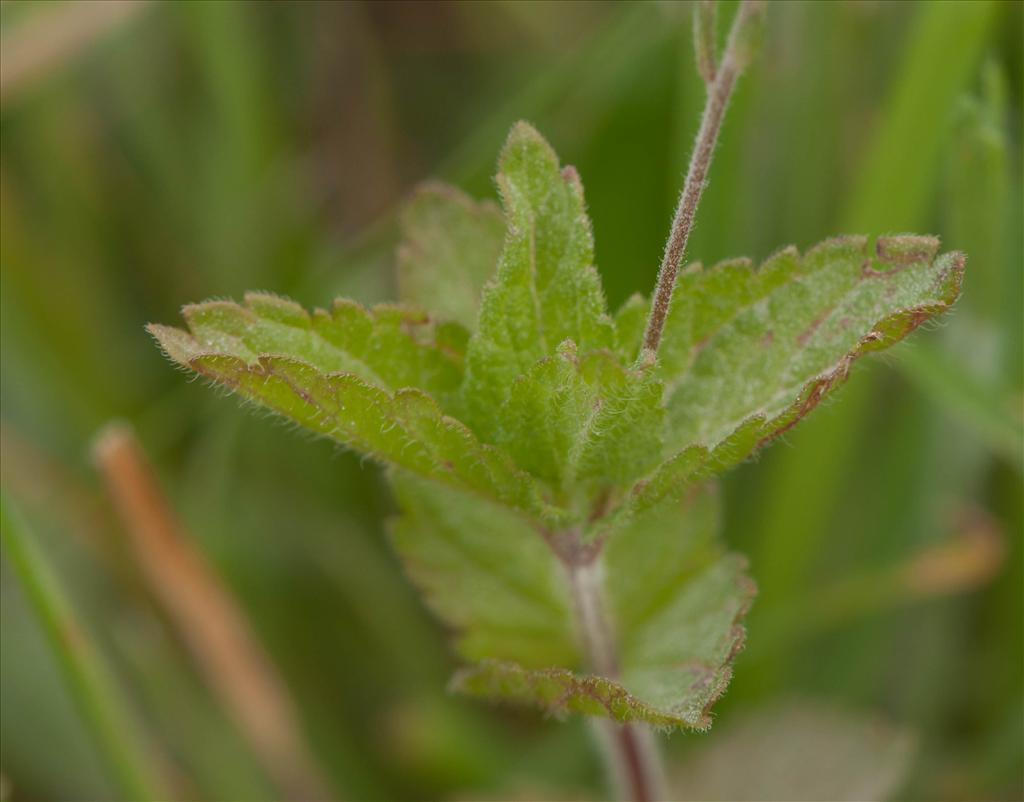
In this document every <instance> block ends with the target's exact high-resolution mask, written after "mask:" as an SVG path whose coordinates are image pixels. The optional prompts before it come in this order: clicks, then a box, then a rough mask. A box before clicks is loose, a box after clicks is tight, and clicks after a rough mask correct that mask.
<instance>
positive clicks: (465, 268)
mask: <svg viewBox="0 0 1024 802" xmlns="http://www.w3.org/2000/svg"><path fill="white" fill-rule="evenodd" d="M400 223H401V229H402V242H401V245H399V248H398V294H399V297H400V298H401V299H402V300H403V301H406V302H408V303H411V304H413V305H414V306H416V307H419V308H421V309H429V310H430V311H431V313H432V314H435V315H438V316H439V317H440V318H441V319H443V320H454V321H455V322H457V323H461V324H462V325H463V326H465V327H466V328H467V329H470V330H472V329H473V328H474V327H475V326H476V318H477V313H478V309H479V306H480V292H481V290H482V289H483V286H484V283H485V282H486V281H487V280H488V279H489V278H491V276H493V275H494V271H495V269H496V268H497V265H498V255H499V254H500V253H501V246H502V242H503V241H504V238H505V220H504V218H503V217H502V214H501V210H500V209H498V207H497V205H496V204H494V203H492V202H490V201H488V202H484V203H477V202H476V201H474V200H473V199H472V198H470V197H469V196H468V195H466V194H465V193H463V192H462V191H460V190H458V189H455V187H450V186H447V185H445V184H441V183H439V182H436V181H431V182H428V183H426V184H423V185H422V186H421V187H420V188H419V189H417V190H416V193H415V194H414V195H413V198H412V200H411V201H410V202H409V204H408V205H407V206H406V207H405V209H404V210H403V212H402V215H401V219H400Z"/></svg>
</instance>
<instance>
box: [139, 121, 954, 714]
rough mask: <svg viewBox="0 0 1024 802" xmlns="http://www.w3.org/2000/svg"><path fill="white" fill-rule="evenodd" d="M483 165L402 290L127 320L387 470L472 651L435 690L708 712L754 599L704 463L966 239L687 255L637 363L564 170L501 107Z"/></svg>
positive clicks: (580, 707)
mask: <svg viewBox="0 0 1024 802" xmlns="http://www.w3.org/2000/svg"><path fill="white" fill-rule="evenodd" d="M497 183H498V188H499V191H500V195H501V201H502V209H501V210H499V209H498V208H497V207H496V206H494V205H493V204H487V203H484V204H478V203H476V202H475V201H472V200H471V199H469V198H468V197H466V196H465V195H463V194H462V193H461V192H459V191H458V190H453V189H450V188H446V187H443V186H441V185H437V184H430V185H426V186H424V187H423V188H421V189H420V190H419V191H418V193H417V194H416V196H415V197H414V198H413V200H412V201H411V202H410V204H409V206H408V207H407V208H406V210H405V212H404V213H403V216H402V231H403V242H402V245H401V247H400V249H399V254H398V257H399V287H400V294H401V297H402V300H403V302H404V303H408V304H411V306H387V305H385V306H378V307H375V308H373V309H365V308H363V307H361V306H359V305H358V304H356V303H353V302H351V301H347V300H338V301H336V302H335V304H334V306H333V307H332V308H331V310H329V311H323V310H316V311H314V312H313V313H312V314H310V313H307V312H306V311H305V310H303V309H302V308H301V307H299V306H298V305H296V304H294V303H292V302H291V301H287V300H284V299H281V298H278V297H276V296H272V295H264V294H250V295H247V296H246V299H245V303H244V304H243V305H239V304H234V303H230V302H224V301H212V302H207V303H203V304H197V305H194V306H189V307H186V308H185V310H184V316H185V319H186V322H187V324H188V331H183V330H179V329H174V328H169V327H166V326H159V325H153V326H150V327H149V330H150V332H151V333H152V334H153V335H154V337H155V338H156V339H157V340H158V341H159V343H160V345H161V347H162V348H163V349H164V351H165V352H166V353H167V355H168V356H169V357H170V358H171V359H172V360H174V361H175V362H177V363H178V364H180V365H182V366H184V367H186V368H188V369H189V370H192V371H194V372H196V373H198V374H200V375H202V376H205V377H207V378H208V379H210V380H211V381H213V382H215V383H217V384H219V385H221V386H223V387H226V388H228V389H230V390H231V391H233V392H236V393H237V394H239V395H240V396H242V397H243V398H245V399H248V400H250V401H253V402H255V403H257V404H260V405H262V406H264V407H266V408H268V409H271V410H273V411H275V412H277V413H279V414H281V415H283V416H284V417H286V418H288V419H290V420H292V421H294V422H296V423H298V424H299V425H301V426H303V427H304V428H307V429H309V430H311V431H313V432H316V433H317V434H320V435H323V436H326V437H330V438H332V439H334V440H336V441H337V442H339V443H342V444H344V445H345V446H347V447H350V448H352V449H354V450H356V451H358V452H360V453H362V454H365V455H368V456H370V457H372V458H374V459H375V460H377V461H379V462H381V463H382V464H384V465H386V466H389V467H390V468H391V470H390V474H389V475H390V477H391V478H392V481H393V484H394V487H395V492H396V496H397V498H398V502H399V507H400V509H401V511H402V514H401V515H400V516H399V517H398V518H397V519H396V520H395V521H394V524H393V527H392V538H393V541H394V544H395V548H396V549H397V551H398V553H399V554H400V555H401V557H402V559H403V562H404V563H405V565H406V569H407V571H408V573H409V575H410V577H411V578H412V580H413V581H414V582H415V583H416V584H417V585H418V586H419V587H420V588H421V589H422V590H423V592H424V595H425V598H426V600H427V602H428V604H429V605H430V606H431V608H432V609H433V610H434V611H435V612H436V613H437V614H438V615H439V616H440V617H441V618H442V619H443V620H444V621H446V622H447V623H448V624H449V625H451V626H452V627H453V629H454V630H455V632H456V634H457V644H458V650H459V652H460V653H461V655H462V656H463V657H464V658H465V659H466V660H467V661H468V662H469V663H470V665H468V666H467V667H466V668H465V669H463V670H462V671H460V673H459V674H458V675H457V677H456V678H455V680H454V684H455V686H456V687H458V688H460V689H462V690H464V691H466V692H469V693H473V694H478V695H484V696H493V697H505V698H511V699H518V700H523V701H532V702H534V703H536V704H538V705H540V706H541V707H542V708H544V709H545V710H547V711H549V712H551V713H553V714H560V713H564V712H568V711H577V712H583V713H589V714H597V715H607V716H611V717H613V718H615V719H618V720H621V721H628V720H641V721H646V722H649V723H652V724H654V725H658V726H666V727H667V726H690V727H705V726H707V725H708V723H709V713H708V710H709V707H710V705H711V704H712V702H713V701H714V700H715V699H716V698H717V696H718V695H719V694H720V693H721V691H722V689H723V688H724V687H725V684H726V683H727V682H728V679H729V675H730V671H731V668H730V663H731V660H732V657H733V655H734V654H735V652H736V651H737V649H739V648H740V645H741V644H742V640H743V630H742V626H741V620H742V616H743V614H744V611H745V610H746V608H747V606H748V605H749V603H750V600H751V598H752V596H753V585H752V583H751V581H750V580H749V578H748V577H747V576H746V573H745V567H744V564H743V561H742V560H741V559H740V558H739V557H737V556H735V555H730V554H726V553H724V552H723V550H722V548H721V546H720V545H719V544H718V542H717V540H716V528H717V523H716V520H717V519H716V512H715V511H716V509H717V502H716V499H715V495H714V490H713V487H712V486H711V485H710V484H709V483H708V480H709V479H711V478H712V477H714V476H715V475H716V474H719V473H721V472H723V471H724V470H727V469H728V468H729V467H731V466H733V465H735V464H737V463H738V462H741V461H743V460H745V459H747V458H748V457H749V456H750V455H751V454H752V453H754V452H755V451H756V450H757V449H759V448H760V447H762V446H763V445H765V444H766V443H768V442H769V441H770V440H772V439H773V438H774V437H776V436H778V435H779V434H781V433H782V432H785V431H786V430H788V429H789V428H790V427H792V426H793V425H795V424H796V423H797V422H798V421H799V420H801V419H802V418H803V417H804V416H805V415H806V414H807V413H808V412H810V411H811V410H812V409H813V408H814V407H815V406H817V405H818V404H819V403H820V402H821V401H822V400H823V398H825V397H826V396H827V395H828V394H829V393H830V392H831V391H832V390H833V389H835V388H836V387H837V386H839V385H840V384H841V383H842V382H843V381H844V380H845V379H846V377H847V375H848V374H849V371H850V367H851V365H852V364H853V362H854V361H855V360H856V359H857V358H859V357H860V356H861V355H863V354H865V353H869V352H871V351H875V350H880V349H883V348H886V347H889V346H890V345H893V344H894V343H896V342H898V341H899V340H901V339H902V338H903V337H905V336H906V335H907V334H908V333H909V332H911V331H912V330H913V329H915V328H916V327H918V326H919V325H921V324H922V323H923V322H925V321H926V320H928V319H930V318H931V317H933V316H934V315H936V314H939V313H940V312H942V311H944V310H945V309H947V308H948V307H949V306H950V305H951V304H952V303H953V302H954V301H955V299H956V297H957V295H958V294H959V289H960V282H961V278H962V274H963V268H964V257H963V255H962V254H958V253H947V254H943V255H937V252H938V241H937V240H936V239H935V238H933V237H918V236H911V235H896V236H887V237H880V238H877V239H875V240H871V239H868V238H866V237H842V238H838V239H833V240H828V241H826V242H823V243H821V244H820V245H817V246H815V247H814V248H812V249H810V250H809V251H808V252H807V253H806V254H804V255H803V256H801V255H800V254H799V253H798V252H797V251H796V250H795V249H794V248H787V249H785V250H783V251H780V252H779V253H777V254H776V255H775V256H773V257H771V258H770V259H768V260H767V261H766V262H764V263H763V264H762V265H761V266H759V267H757V268H755V267H753V266H752V265H751V263H750V262H749V261H747V260H734V261H731V262H725V263H721V264H719V265H716V266H714V267H711V268H707V269H704V268H702V267H701V266H700V265H691V266H689V267H687V268H686V269H684V270H683V271H682V272H681V274H680V276H679V278H678V281H677V284H676V287H675V289H674V292H673V296H672V300H671V303H670V307H669V311H668V315H667V318H666V324H665V328H664V333H663V338H662V343H661V347H660V350H659V353H658V355H657V359H656V360H651V359H647V358H645V359H644V360H639V359H638V355H639V354H640V342H641V338H642V334H643V330H644V325H645V322H646V318H647V313H648V302H647V301H646V300H645V299H644V298H642V297H641V296H634V297H633V298H631V299H630V300H629V301H627V302H626V304H624V305H623V307H622V308H621V309H620V310H619V311H618V312H617V313H616V315H615V316H614V318H613V317H611V316H609V315H608V313H607V310H606V306H605V300H604V296H603V292H602V288H601V283H600V279H599V277H598V273H597V271H596V269H595V267H594V249H593V237H592V234H591V227H590V221H589V219H588V217H587V214H586V209H585V204H584V198H583V190H582V186H581V184H580V181H579V177H578V176H577V175H576V172H575V170H573V169H572V168H571V167H567V168H563V167H561V166H560V164H559V162H558V159H557V157H556V156H555V154H554V151H553V150H552V149H551V147H550V146H549V145H548V144H547V143H546V142H545V141H544V139H543V138H542V137H541V136H540V135H539V134H538V133H537V132H536V131H534V130H533V129H532V128H531V127H529V126H528V125H526V124H525V123H520V124H518V125H516V126H515V127H514V128H513V130H512V132H511V134H510V136H509V138H508V141H507V143H506V145H505V148H504V150H503V152H502V155H501V158H500V160H499V173H498V178H497ZM421 306H422V307H424V308H427V309H431V311H432V313H434V314H437V315H438V317H434V316H432V315H428V314H426V313H423V312H421V311H419V307H421ZM566 539H568V541H571V542H573V543H575V544H576V545H577V546H579V547H580V548H583V549H590V550H591V551H590V552H588V553H593V554H597V557H596V561H597V562H596V563H595V564H594V565H595V566H596V568H595V570H597V572H598V573H597V576H599V578H600V586H601V591H602V594H603V598H604V603H605V606H606V607H607V615H608V619H609V625H610V628H611V630H612V634H613V636H614V640H615V643H616V647H617V653H618V658H619V669H620V670H619V671H618V673H617V674H616V676H614V677H598V676H594V675H592V674H589V673H588V672H587V670H586V657H585V655H584V654H582V649H581V647H580V637H579V634H578V626H577V623H576V621H575V613H574V605H573V603H572V602H571V600H570V598H569V596H568V582H567V575H566V570H567V569H566V567H565V564H564V562H563V560H565V559H566V552H565V550H564V548H561V547H559V546H557V544H559V543H562V544H564V543H565V542H567V541H566Z"/></svg>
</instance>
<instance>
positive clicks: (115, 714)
mask: <svg viewBox="0 0 1024 802" xmlns="http://www.w3.org/2000/svg"><path fill="white" fill-rule="evenodd" d="M0 540H2V543H3V550H4V553H5V554H6V556H7V559H8V560H9V562H10V565H11V568H12V569H13V570H14V573H15V575H16V576H17V577H18V580H19V581H20V582H21V585H22V588H23V589H24V591H25V594H26V596H27V597H28V600H29V602H30V604H31V605H32V607H33V609H34V610H35V613H36V615H37V616H38V618H39V621H40V624H41V625H42V628H43V632H44V634H45V635H46V637H47V640H48V641H49V643H50V648H51V649H52V650H53V654H54V656H55V657H56V659H57V663H58V665H59V666H60V669H61V671H62V673H63V674H64V679H65V681H66V682H67V684H68V686H69V689H70V691H71V696H72V698H73V699H74V700H75V703H76V704H77V705H78V708H79V710H80V712H81V714H82V716H83V718H84V719H85V722H86V724H87V725H88V726H89V728H90V729H91V730H92V734H93V737H95V738H96V741H97V744H98V746H99V750H100V753H101V755H102V756H103V757H104V758H105V759H106V760H107V762H108V764H109V767H110V771H111V774H112V775H113V777H114V778H115V780H116V782H117V784H118V785H119V786H120V788H121V791H122V792H123V793H124V795H125V796H126V797H127V798H128V799H135V800H144V799H160V798H167V794H166V793H160V783H159V782H157V773H156V772H155V771H154V770H152V769H151V768H150V765H149V761H148V760H147V758H146V755H145V754H144V753H143V750H142V748H141V747H140V745H139V743H138V741H137V740H136V739H134V738H133V737H132V733H133V729H132V727H131V726H130V725H129V718H128V716H127V714H126V711H125V709H124V708H123V707H122V705H121V704H120V702H121V699H120V697H118V696H117V694H116V692H115V691H114V689H113V687H112V684H111V682H110V678H109V676H108V674H107V673H106V670H105V666H104V665H103V663H102V662H101V661H100V658H99V655H98V654H96V653H95V652H94V651H93V649H92V647H91V643H90V641H88V640H87V639H86V638H85V636H84V634H83V630H82V629H81V627H80V626H79V623H78V621H77V619H76V617H75V614H74V612H73V610H72V608H71V604H70V603H69V602H68V600H67V598H66V597H65V596H64V594H63V592H62V591H61V588H60V586H59V585H58V583H57V579H56V577H55V576H54V574H53V572H52V570H51V569H50V566H49V565H48V564H47V563H46V561H45V559H44V558H43V556H42V554H40V553H39V551H38V549H37V547H36V545H35V543H34V542H33V540H34V537H33V535H32V533H31V531H30V530H29V528H28V526H27V524H26V523H25V522H24V520H22V518H21V516H20V515H19V513H18V511H17V510H16V509H15V508H14V506H13V505H12V504H11V502H10V500H9V499H8V498H7V496H6V494H2V493H0ZM55 759H57V760H59V758H57V757H56V756H55Z"/></svg>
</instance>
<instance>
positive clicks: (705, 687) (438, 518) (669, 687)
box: [392, 475, 753, 728]
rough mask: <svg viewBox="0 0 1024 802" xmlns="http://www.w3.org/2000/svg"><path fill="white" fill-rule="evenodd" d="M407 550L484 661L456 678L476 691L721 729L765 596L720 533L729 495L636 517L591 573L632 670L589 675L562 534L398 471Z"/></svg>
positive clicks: (430, 596)
mask: <svg viewBox="0 0 1024 802" xmlns="http://www.w3.org/2000/svg"><path fill="white" fill-rule="evenodd" d="M395 488H396V493H397V494H398V499H399V503H400V506H401V508H402V510H403V513H402V517H400V518H399V519H398V520H397V521H396V522H395V523H394V526H393V530H392V531H393V537H394V542H395V546H396V548H397V550H398V552H399V554H400V555H401V557H402V559H403V560H404V561H405V563H406V565H407V569H408V571H409V574H410V576H411V577H412V579H413V581H414V582H416V583H417V584H418V585H419V586H420V587H421V589H422V590H423V591H424V593H425V595H426V598H427V600H428V603H429V604H430V606H431V607H432V608H433V609H434V611H435V612H437V614H438V615H440V616H441V617H442V618H443V619H444V620H445V621H446V622H447V623H449V624H450V625H452V626H453V627H455V628H456V630H457V632H458V633H459V634H458V637H459V640H458V646H459V651H460V653H461V654H462V655H463V656H464V657H466V658H468V659H470V660H475V661H478V662H477V663H476V664H475V665H471V666H467V667H466V668H464V669H462V670H461V671H460V672H459V673H458V674H457V675H456V677H455V679H454V680H453V684H454V686H455V687H456V688H459V689H460V690H463V691H465V692H467V693H471V694H475V695H482V696H488V697H496V698H509V699H513V700H517V701H520V702H527V703H531V704H535V705H539V706H541V707H542V708H544V709H546V710H548V711H549V712H552V713H563V712H568V711H571V712H581V713H587V714H592V715H603V716H610V717H612V718H615V719H617V720H620V721H630V720H638V721H646V722H649V723H653V724H656V725H660V726H689V727H698V728H704V727H706V726H708V725H709V723H710V719H709V717H708V709H709V707H710V706H711V704H712V703H713V702H714V701H715V699H717V698H718V696H719V695H720V694H721V692H722V690H723V689H724V688H725V685H726V684H727V683H728V680H729V677H730V673H731V668H730V663H731V661H732V658H733V656H734V655H735V653H736V652H737V650H738V649H739V648H740V646H741V645H742V642H743V629H742V627H741V625H740V623H739V622H740V620H741V618H742V616H743V614H744V612H745V611H746V608H747V606H748V605H749V603H750V599H751V597H752V595H753V585H752V583H751V582H750V580H749V579H748V578H747V577H746V575H745V574H744V562H743V560H742V559H741V558H739V557H737V556H735V555H727V554H724V553H723V551H722V549H721V546H720V545H719V544H718V542H717V539H716V530H717V523H718V515H717V498H716V495H715V493H714V492H713V491H712V490H711V489H708V488H705V489H699V490H698V489H695V490H694V491H693V492H691V494H690V495H689V496H688V497H687V498H686V499H685V501H684V503H682V504H680V505H676V506H673V507H665V506H663V507H661V508H659V509H658V510H655V511H653V512H652V513H651V514H649V515H646V516H640V517H638V518H636V519H634V520H633V521H632V522H631V523H630V525H629V526H627V527H626V528H625V529H624V530H623V531H622V532H620V533H619V535H618V536H617V537H616V538H615V539H614V540H611V541H609V542H608V543H607V544H606V546H605V548H604V549H603V550H602V551H601V553H600V555H599V556H598V557H597V558H596V560H597V562H596V563H595V564H593V565H591V566H590V567H589V569H588V570H590V572H591V573H590V575H591V576H592V577H597V578H598V579H597V581H598V582H599V583H600V591H599V593H600V594H601V595H602V596H603V599H604V606H605V608H606V610H607V616H608V619H609V625H610V629H611V631H612V632H614V633H615V637H616V640H617V647H618V651H619V659H620V667H621V672H620V674H619V676H617V677H601V676H595V675H593V674H590V673H587V672H586V669H585V666H584V657H583V655H582V652H581V649H580V646H579V643H580V642H581V640H582V639H581V636H580V634H579V632H578V627H577V624H576V621H575V615H574V612H573V603H572V601H571V599H570V598H569V591H568V587H569V584H568V581H567V579H568V576H567V568H566V567H565V564H563V562H562V560H561V559H560V558H559V556H558V548H559V545H558V543H557V542H556V541H555V540H549V542H547V543H546V542H545V540H544V538H542V536H541V535H540V534H539V533H538V532H537V531H535V530H533V529H531V528H530V527H529V526H527V525H525V524H524V523H523V522H522V520H521V519H519V518H517V517H515V516H512V515H510V514H508V513H507V512H504V511H503V510H501V509H500V508H498V507H495V506H494V505H493V504H489V503H487V502H484V501H481V500H479V499H476V498H473V497H471V496H468V495H466V494H464V493H458V492H455V491H451V490H447V489H442V488H438V487H435V486H431V485H430V484H429V483H426V482H423V481H422V480H417V479H413V478H411V477H407V476H402V475H396V477H395Z"/></svg>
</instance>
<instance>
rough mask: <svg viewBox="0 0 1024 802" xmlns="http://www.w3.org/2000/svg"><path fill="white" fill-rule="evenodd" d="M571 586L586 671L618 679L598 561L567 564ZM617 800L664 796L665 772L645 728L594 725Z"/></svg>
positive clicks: (597, 722)
mask: <svg viewBox="0 0 1024 802" xmlns="http://www.w3.org/2000/svg"><path fill="white" fill-rule="evenodd" d="M567 568H568V572H569V583H570V586H571V588H572V600H573V607H574V610H575V614H576V621H577V624H578V625H579V629H580V634H581V637H582V639H583V645H584V648H585V650H586V653H587V662H588V664H589V667H590V670H591V671H593V672H594V673H596V674H599V675H601V676H604V677H609V678H615V677H617V676H618V673H619V666H618V657H617V655H616V651H615V641H614V638H613V635H612V631H611V627H610V626H609V624H608V619H607V616H606V615H605V611H604V602H603V599H602V594H601V587H602V575H601V563H600V561H599V560H596V559H593V560H587V561H584V562H574V563H570V564H569V565H568V566H567ZM592 725H593V727H594V730H595V733H596V735H597V737H598V740H599V742H600V743H601V746H602V750H603V752H604V755H605V758H606V760H607V763H608V769H609V773H610V774H611V776H612V779H613V781H614V783H615V786H616V788H617V790H618V792H619V795H620V797H622V798H624V799H631V800H634V802H650V800H655V799H663V798H664V796H665V779H664V778H665V771H664V767H663V766H662V763H661V755H660V754H659V752H658V745H657V743H656V742H655V740H654V736H653V734H652V733H651V731H650V730H649V729H648V728H647V727H646V726H644V725H643V724H636V723H630V724H617V723H616V722H614V721H611V720H610V719H595V720H593V722H592Z"/></svg>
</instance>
